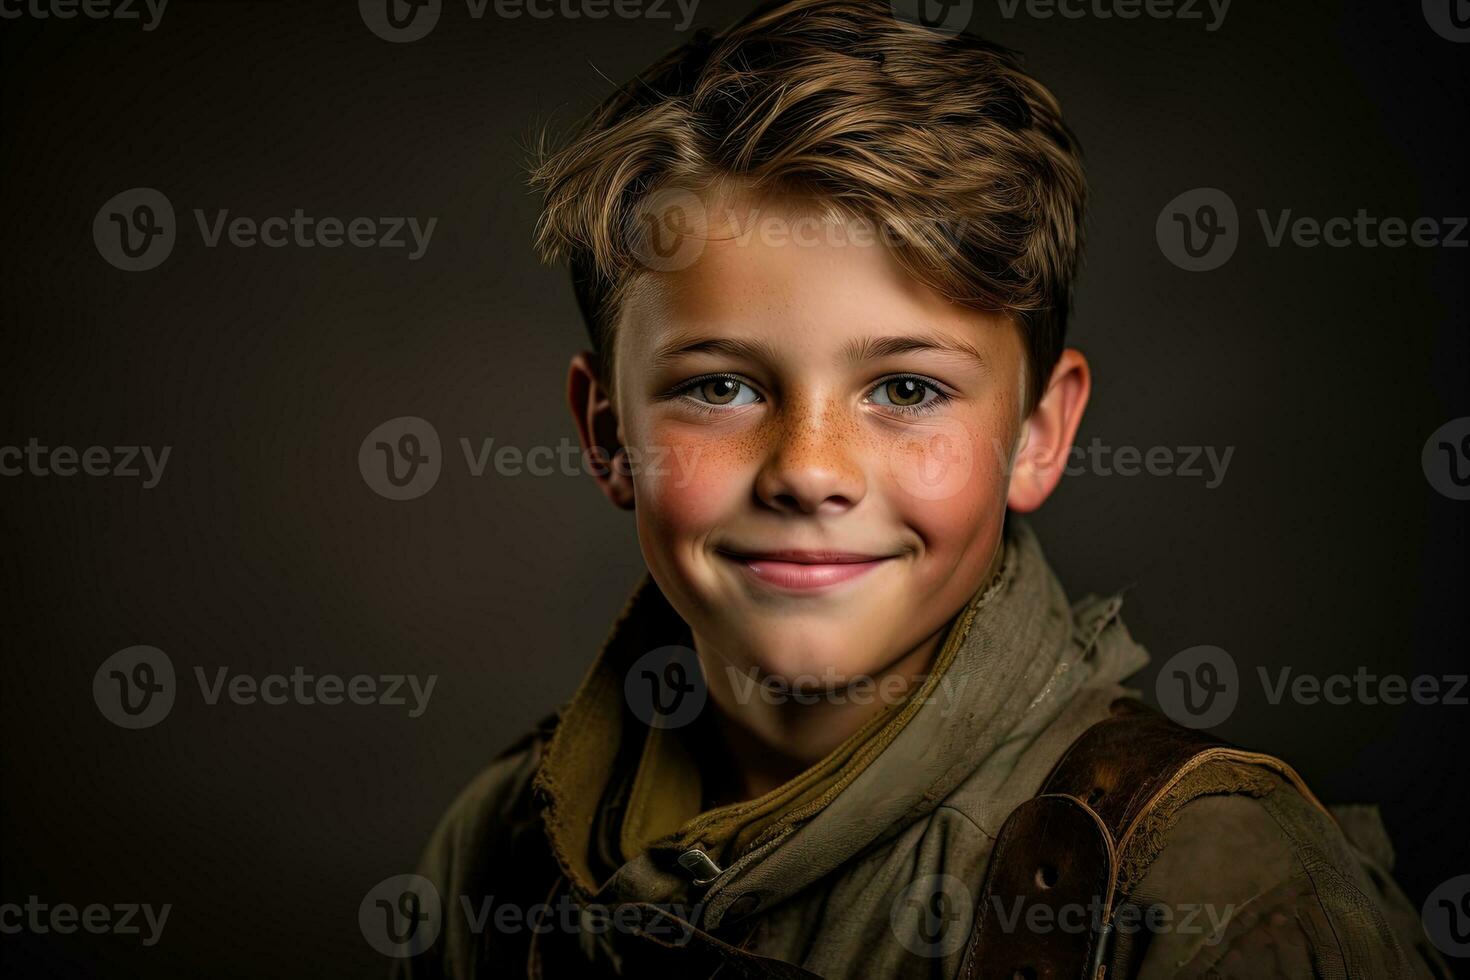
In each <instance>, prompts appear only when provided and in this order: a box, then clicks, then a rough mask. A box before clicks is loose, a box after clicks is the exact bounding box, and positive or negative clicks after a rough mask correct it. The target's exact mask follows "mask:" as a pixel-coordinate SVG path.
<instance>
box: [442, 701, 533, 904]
mask: <svg viewBox="0 0 1470 980" xmlns="http://www.w3.org/2000/svg"><path fill="white" fill-rule="evenodd" d="M555 725H556V717H555V716H554V715H552V716H548V717H547V718H545V719H543V720H542V721H541V722H539V723H538V724H537V726H536V727H535V728H534V729H533V730H532V731H530V732H528V733H526V734H525V735H523V736H522V737H521V738H519V739H518V740H516V742H514V743H513V744H512V745H510V746H509V747H508V748H506V749H505V750H504V751H503V752H501V753H500V755H498V756H496V758H495V759H494V761H492V762H491V763H490V764H489V765H487V766H486V767H485V768H484V769H482V770H481V771H480V772H479V773H478V774H477V775H476V776H475V777H474V778H473V779H471V780H470V781H469V783H468V784H466V785H465V787H464V788H463V789H462V790H461V791H460V792H459V795H458V796H456V797H455V799H454V801H453V802H452V803H450V805H449V807H448V809H446V810H445V812H444V815H443V816H442V817H441V818H440V819H439V823H438V825H437V826H436V827H435V828H434V832H433V833H432V834H431V835H430V837H429V842H428V845H427V846H426V847H425V849H424V855H423V859H422V860H421V862H420V864H421V869H422V871H423V872H433V877H438V878H442V879H443V880H444V883H445V884H450V885H454V884H460V883H464V882H467V881H468V880H469V879H471V878H473V877H474V872H475V871H476V870H478V869H481V868H483V864H482V862H480V861H478V860H477V858H478V857H479V856H480V855H483V854H485V853H486V852H491V851H495V850H499V849H502V848H507V847H514V846H516V845H517V844H519V843H523V842H524V840H523V838H525V837H526V836H527V835H528V834H531V833H534V832H539V827H540V824H539V820H538V817H537V814H536V810H535V805H534V801H533V799H532V794H531V783H532V781H533V780H534V778H535V776H536V770H537V767H538V766H539V765H540V763H541V754H542V750H543V748H544V747H545V745H546V742H547V740H548V739H549V738H550V736H551V733H552V731H553V730H554V729H555ZM436 884H438V882H437V881H436Z"/></svg>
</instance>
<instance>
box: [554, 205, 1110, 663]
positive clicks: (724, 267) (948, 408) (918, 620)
mask: <svg viewBox="0 0 1470 980" xmlns="http://www.w3.org/2000/svg"><path fill="white" fill-rule="evenodd" d="M751 217H752V216H751V215H750V214H749V213H748V212H744V213H743V214H742V224H741V226H740V227H741V228H742V229H746V230H748V229H749V228H750V225H749V224H748V223H744V222H748V221H749V220H750V219H751ZM755 217H756V218H757V219H758V221H764V220H766V219H769V218H773V217H778V218H779V220H780V221H782V222H784V225H783V228H784V230H785V235H784V237H782V236H781V235H778V234H765V233H762V231H761V230H759V227H760V226H759V223H758V224H757V231H756V232H755V233H754V234H751V235H748V236H746V237H745V238H744V239H743V240H740V239H737V238H736V237H735V235H736V233H734V232H731V233H729V234H722V233H721V231H720V229H719V228H715V229H713V234H712V236H711V238H712V240H710V241H709V242H708V243H707V244H705V245H704V246H703V251H702V254H701V255H700V257H699V259H698V260H697V261H695V262H694V263H693V264H692V265H690V266H689V267H687V268H684V269H681V270H678V271H669V272H656V273H646V274H644V275H643V277H642V278H641V280H640V281H639V283H638V284H637V287H636V288H635V289H634V290H632V292H631V293H630V295H629V297H628V299H627V301H626V302H625V304H624V307H623V311H622V317H621V320H620V322H619V326H618V340H617V347H616V350H615V353H614V365H615V367H614V371H615V379H614V384H613V386H612V390H613V397H612V403H611V405H610V406H609V410H610V412H611V413H613V414H614V415H615V418H616V424H617V429H618V434H619V441H620V442H621V444H622V445H623V446H624V447H626V448H627V450H628V452H629V456H628V457H627V462H628V468H629V469H630V470H631V476H630V477H624V478H623V479H625V480H626V481H627V487H626V490H625V493H626V495H627V497H628V498H629V500H628V501H627V502H628V503H631V506H632V507H633V509H634V511H635V513H636V515H637V525H638V535H639V541H640V543H641V546H642V550H643V555H644V558H645V560H646V562H647V564H648V567H649V570H650V571H651V573H652V575H653V577H654V579H655V580H656V581H657V582H658V584H659V587H660V588H661V589H662V591H663V592H664V594H665V595H666V596H667V597H668V599H669V601H670V602H671V603H672V605H673V606H674V608H675V609H676V610H677V611H678V612H679V613H680V614H681V615H682V616H683V617H684V619H685V620H686V621H687V622H688V623H689V624H690V626H691V627H692V629H693V632H694V635H695V638H696V642H697V644H698V646H699V648H700V652H701V655H702V656H703V657H705V658H706V669H707V670H708V669H718V667H717V666H716V664H717V663H719V662H723V663H724V664H725V665H728V666H731V667H734V668H735V669H737V670H740V671H742V672H744V671H748V670H749V669H750V668H751V667H755V668H757V669H758V670H759V671H760V672H761V673H762V674H764V675H773V676H776V677H779V678H783V679H785V680H786V681H788V682H791V683H801V682H802V681H803V680H805V681H806V682H807V683H810V682H811V681H812V680H814V679H816V680H820V681H821V682H822V683H821V684H820V686H821V687H834V686H841V685H842V684H844V683H849V682H851V681H852V680H853V679H855V678H856V677H863V676H877V675H879V674H880V673H881V672H882V671H883V670H884V669H885V668H887V667H889V666H891V665H893V664H894V663H895V662H897V661H898V660H900V659H901V658H903V657H904V656H906V655H907V654H909V653H911V652H912V651H914V650H916V649H917V648H919V647H920V646H922V645H923V644H924V643H925V642H926V641H927V640H930V639H931V638H932V637H934V636H935V634H936V633H937V631H939V630H940V629H941V628H942V627H943V626H944V625H945V624H946V623H947V622H948V620H949V619H950V618H951V617H952V616H953V615H954V614H955V613H956V612H957V611H958V610H959V609H960V608H961V607H962V606H963V605H964V603H965V602H966V600H967V599H968V598H969V597H970V596H971V595H972V594H973V593H974V592H975V591H976V589H977V588H979V586H980V585H981V584H982V582H983V581H984V580H985V579H986V578H987V577H988V576H989V574H991V572H992V561H993V559H994V557H995V556H996V554H997V548H998V545H999V542H1000V536H1001V531H1002V523H1003V520H1004V516H1005V510H1006V505H1007V496H1008V485H1009V482H1010V481H1009V479H1008V472H1009V463H1010V457H1011V455H1012V453H1013V451H1014V450H1015V449H1016V448H1017V446H1018V443H1019V442H1023V441H1025V436H1026V431H1025V425H1024V423H1025V418H1024V416H1023V406H1024V401H1025V392H1024V391H1023V385H1024V378H1025V374H1026V360H1025V357H1026V355H1025V350H1024V347H1023V345H1022V339H1021V337H1020V334H1019V330H1018V328H1017V327H1016V326H1015V325H1014V324H1013V323H1012V322H1011V321H1010V320H1009V319H1008V318H1007V317H1005V316H1003V315H1000V314H986V313H982V312H977V311H974V310H970V309H967V308H963V307H960V306H958V305H955V304H953V303H950V302H947V301H946V300H944V299H943V298H942V297H940V296H938V295H937V294H935V293H933V292H932V291H931V290H929V289H928V288H926V287H924V286H922V285H920V284H918V283H916V282H915V281H914V280H912V279H911V278H910V277H909V276H908V275H907V274H906V273H905V272H904V271H903V270H902V268H901V267H900V266H899V265H898V264H897V262H896V261H895V260H894V259H893V257H892V255H891V254H890V252H889V251H888V249H887V248H885V247H883V246H881V245H880V244H876V243H875V242H873V241H872V240H871V236H870V237H869V238H866V239H864V238H856V242H861V244H858V243H855V241H854V239H855V236H857V235H860V234H861V232H860V231H856V230H855V229H854V227H853V226H852V225H851V224H843V223H841V222H825V223H823V222H819V221H817V220H816V219H814V218H813V219H801V218H798V217H797V216H796V215H795V214H794V213H792V212H789V211H781V212H773V211H772V210H771V208H770V207H769V206H768V205H767V206H763V207H761V209H760V211H759V214H758V215H757V216H755ZM793 239H799V240H800V241H801V244H797V243H796V241H793ZM1084 397H1085V393H1084ZM575 401H576V399H575V397H574V407H576V406H575ZM1068 441H1070V434H1069V435H1068ZM613 479H614V480H615V481H616V480H617V479H618V478H617V477H614V478H613ZM1047 489H1048V490H1049V489H1050V487H1049V486H1048V487H1047ZM1043 496H1044V494H1043ZM614 499H618V498H617V497H616V496H615V498H614ZM1038 502H1039V501H1038ZM711 656H713V657H715V658H717V660H716V663H711V662H710V660H709V657H711ZM803 686H805V685H803Z"/></svg>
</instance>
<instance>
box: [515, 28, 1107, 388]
mask: <svg viewBox="0 0 1470 980" xmlns="http://www.w3.org/2000/svg"><path fill="white" fill-rule="evenodd" d="M548 147H549V142H548V140H547V139H546V138H545V136H544V134H543V139H542V141H541V143H540V145H539V146H538V147H537V155H536V159H535V160H534V162H533V167H532V172H531V183H532V186H533V187H536V188H537V189H539V190H541V191H542V192H543V193H544V195H545V203H544V210H543V212H542V215H541V220H540V223H539V224H538V227H537V231H536V247H537V250H538V252H539V253H540V255H541V256H542V258H543V259H544V260H546V261H548V262H559V261H565V262H567V263H568V264H569V265H570V267H571V271H572V280H573V285H574V288H575V291H576V294H577V300H578V303H579V304H580V307H581V310H582V314H583V317H584V319H585V320H586V323H587V328H588V332H589V335H590V336H591V338H592V341H593V346H594V348H595V349H596V351H597V352H598V355H599V357H600V358H601V359H602V362H603V363H602V368H603V372H604V373H603V377H604V380H605V381H610V379H611V376H610V373H609V371H610V362H609V360H608V358H609V356H610V352H611V349H612V341H613V336H612V334H613V327H614V325H615V323H616V321H617V318H618V310H619V307H620V306H621V303H622V299H623V297H624V296H625V294H626V289H627V287H628V286H629V284H630V282H631V281H632V280H633V279H634V278H635V277H636V275H637V273H638V272H639V271H640V269H641V266H640V262H639V259H638V255H637V251H638V249H637V243H636V241H635V240H634V239H635V237H636V235H637V228H636V226H637V222H636V221H635V220H634V216H635V214H636V212H637V210H638V208H639V206H640V204H641V203H642V202H644V201H646V200H647V199H648V197H649V196H650V195H652V194H654V193H656V192H658V191H661V190H663V189H666V188H687V189H700V188H708V187H710V186H712V185H714V184H717V183H726V182H729V181H732V180H733V181H738V182H739V183H741V184H742V185H745V186H747V187H749V188H751V189H752V190H754V191H756V192H760V193H773V194H782V195H788V196H796V197H799V198H803V199H810V200H813V201H817V202H821V203H822V204H824V205H827V206H828V207H830V208H834V209H837V210H840V211H841V212H842V213H844V214H847V215H851V216H855V217H861V218H863V219H865V220H867V221H871V222H873V223H875V224H876V225H877V226H878V227H880V228H882V229H883V230H884V233H885V241H886V242H887V244H889V245H890V246H891V247H892V250H893V253H894V255H895V257H896V258H897V260H898V261H899V262H900V263H901V264H902V266H903V267H904V269H905V270H906V271H907V272H908V273H909V274H910V275H911V276H913V277H914V278H915V279H917V280H918V281H919V282H921V283H923V284H925V285H927V286H929V287H930V288H932V289H934V290H935V291H936V292H938V293H939V294H940V295H943V296H945V297H947V298H948V299H950V300H952V301H953V302H956V303H959V304H962V305H965V306H969V307H973V308H976V309H983V310H988V311H1003V312H1007V313H1010V314H1012V315H1014V316H1015V318H1016V319H1017V321H1018V322H1019V324H1020V326H1021V330H1022V335H1023V337H1024V338H1025V343H1026V347H1027V352H1028V365H1029V375H1030V377H1029V380H1030V382H1031V383H1029V384H1028V385H1027V386H1026V387H1027V391H1028V393H1029V395H1028V399H1029V401H1030V405H1031V406H1034V404H1035V401H1036V399H1037V398H1039V396H1040V392H1041V390H1042V386H1043V384H1044V382H1045V379H1046V378H1047V377H1048V376H1049V374H1050V372H1051V369H1052V367H1053V366H1054V365H1055V363H1056V360H1057V358H1058V356H1059V355H1060V353H1061V350H1062V345H1063V339H1064V336H1065V333H1066V325H1067V318H1068V314H1069V311H1070V308H1071V294H1072V284H1073V281H1074V279H1075V278H1076V275H1077V270H1078V265H1079V263H1080V261H1081V248H1082V222H1083V213H1084V208H1085V205H1086V197H1087V184H1086V178H1085V176H1084V173H1083V169H1082V162H1081V150H1080V147H1079V146H1078V143H1077V140H1076V138H1075V137H1074V136H1073V134H1072V132H1071V130H1070V129H1069V128H1068V127H1067V126H1066V124H1065V123H1064V122H1063V121H1062V117H1061V109H1060V106H1059V105H1058V103H1057V100H1056V98H1055V97H1054V96H1053V95H1052V94H1051V93H1050V92H1049V91H1048V90H1047V89H1046V88H1045V87H1043V86H1042V85H1041V84H1040V83H1039V82H1037V81H1036V80H1035V79H1033V78H1031V77H1030V76H1029V75H1027V74H1026V73H1025V72H1023V71H1022V70H1021V67H1020V62H1019V59H1018V57H1017V56H1016V55H1015V54H1014V53H1013V52H1011V51H1008V50H1006V49H1004V48H1001V47H999V46H997V45H994V44H992V43H989V42H986V41H983V40H981V39H979V38H977V37H974V36H972V35H969V34H956V35H950V34H945V33H942V32H940V31H937V30H933V29H931V28H928V27H925V26H921V25H919V24H915V23H909V22H907V21H904V20H902V19H900V18H898V17H895V16H894V14H893V11H892V8H891V6H890V3H889V2H888V0H786V2H780V3H772V4H767V5H765V6H763V7H761V8H760V9H758V10H756V11H755V12H754V13H752V14H750V15H749V16H748V17H746V18H745V19H744V20H742V21H740V22H739V23H737V24H735V25H734V26H732V27H730V28H727V29H726V30H724V31H722V32H720V33H718V34H715V33H711V32H710V31H708V29H706V30H704V31H700V32H699V33H697V34H696V35H695V36H694V37H693V38H692V39H691V40H690V41H689V42H688V43H686V44H684V45H682V46H681V47H679V48H677V49H675V50H674V51H672V52H670V53H669V54H667V55H665V56H664V57H663V58H661V59H660V60H659V61H657V62H656V63H654V64H653V65H652V66H651V67H649V68H648V69H647V70H646V71H644V72H643V73H641V74H640V75H638V76H637V77H636V78H634V79H633V80H631V81H630V82H628V83H627V84H625V85H623V86H622V87H621V88H619V89H618V90H617V91H616V92H614V93H613V94H612V95H611V96H609V97H608V98H607V99H606V100H605V101H604V102H603V103H602V104H601V105H600V106H599V107H598V108H597V109H596V110H595V111H594V112H593V113H592V114H591V115H590V116H588V117H587V118H586V120H585V121H583V122H582V124H581V125H580V126H579V127H578V128H577V129H576V130H575V131H574V133H573V135H572V137H571V138H570V139H569V140H568V141H567V142H566V143H565V144H564V145H563V146H561V147H560V148H559V149H556V150H554V151H553V150H551V149H549V148H548ZM1028 407H1030V406H1028Z"/></svg>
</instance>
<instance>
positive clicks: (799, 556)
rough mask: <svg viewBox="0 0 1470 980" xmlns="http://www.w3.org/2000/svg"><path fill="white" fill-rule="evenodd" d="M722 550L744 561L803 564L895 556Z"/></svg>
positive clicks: (810, 551)
mask: <svg viewBox="0 0 1470 980" xmlns="http://www.w3.org/2000/svg"><path fill="white" fill-rule="evenodd" d="M720 551H722V552H724V553H725V554H727V555H729V556H731V557H732V558H739V559H742V560H744V561H753V560H754V561H789V562H795V563H798V564H801V565H851V564H856V563H857V562H864V561H878V560H880V559H883V558H892V557H894V556H893V555H891V554H887V555H870V554H864V553H862V552H858V551H829V550H820V551H813V550H808V549H805V548H771V549H759V550H747V549H744V548H721V549H720Z"/></svg>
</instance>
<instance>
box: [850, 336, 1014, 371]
mask: <svg viewBox="0 0 1470 980" xmlns="http://www.w3.org/2000/svg"><path fill="white" fill-rule="evenodd" d="M919 351H933V352H935V353H938V354H952V355H955V356H958V357H968V358H972V359H974V360H976V361H978V362H980V364H981V365H982V366H988V365H989V363H990V361H989V359H987V358H986V356H985V355H984V354H982V353H980V350H979V348H977V347H975V346H973V345H971V344H968V343H966V342H965V341H963V340H955V339H952V338H948V337H864V338H862V339H861V340H853V341H849V342H848V343H846V344H844V345H843V347H842V353H843V356H844V357H846V358H847V359H848V361H849V362H851V363H854V364H856V363H860V362H862V361H871V360H876V359H877V358H880V357H894V356H896V355H898V354H912V353H915V352H919Z"/></svg>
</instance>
